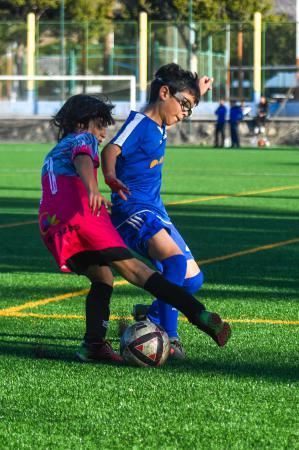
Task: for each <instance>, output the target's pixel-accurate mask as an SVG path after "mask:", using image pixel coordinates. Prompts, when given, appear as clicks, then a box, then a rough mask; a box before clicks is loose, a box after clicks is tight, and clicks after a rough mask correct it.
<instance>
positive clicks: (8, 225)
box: [0, 185, 299, 228]
mask: <svg viewBox="0 0 299 450" xmlns="http://www.w3.org/2000/svg"><path fill="white" fill-rule="evenodd" d="M292 189H299V185H293V186H280V187H273V188H268V189H262V190H259V191H248V192H239V193H237V194H227V195H213V196H209V197H197V198H193V199H189V200H181V201H180V200H179V201H176V202H169V203H166V206H173V205H187V204H189V203H201V202H210V201H212V200H219V199H226V198H234V197H242V196H244V197H245V196H250V195H257V194H264V193H266V192H278V191H287V190H292ZM37 222H38V221H37V220H26V221H24V222H13V223H5V224H2V225H0V228H13V227H19V226H22V225H32V224H34V223H37Z"/></svg>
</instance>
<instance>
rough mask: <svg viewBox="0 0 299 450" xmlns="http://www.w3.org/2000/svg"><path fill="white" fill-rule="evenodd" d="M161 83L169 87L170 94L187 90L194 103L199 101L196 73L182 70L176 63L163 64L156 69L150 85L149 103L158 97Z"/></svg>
mask: <svg viewBox="0 0 299 450" xmlns="http://www.w3.org/2000/svg"><path fill="white" fill-rule="evenodd" d="M163 85H166V86H168V87H169V91H170V94H171V95H174V94H176V93H177V92H182V91H189V92H190V94H191V95H193V96H194V97H195V103H196V104H197V103H198V102H199V99H200V90H199V86H198V75H197V73H192V72H190V71H189V70H184V69H182V67H181V66H179V65H178V64H175V63H170V64H165V65H164V66H162V67H160V69H158V70H157V72H156V73H155V78H154V80H153V81H152V83H151V87H150V95H149V103H154V102H155V101H156V100H157V99H158V98H159V91H160V88H161V86H163Z"/></svg>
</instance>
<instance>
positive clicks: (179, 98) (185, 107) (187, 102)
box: [173, 92, 193, 117]
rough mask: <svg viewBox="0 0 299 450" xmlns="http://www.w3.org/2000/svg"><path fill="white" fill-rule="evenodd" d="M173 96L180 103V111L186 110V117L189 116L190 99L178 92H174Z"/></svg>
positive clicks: (190, 110)
mask: <svg viewBox="0 0 299 450" xmlns="http://www.w3.org/2000/svg"><path fill="white" fill-rule="evenodd" d="M173 97H174V98H175V99H176V101H177V102H178V103H179V104H180V106H181V108H182V111H183V112H186V113H187V114H188V117H190V116H191V114H192V112H193V106H192V105H191V102H190V100H188V99H187V98H186V97H184V96H183V95H182V94H180V93H179V92H178V93H176V94H174V95H173Z"/></svg>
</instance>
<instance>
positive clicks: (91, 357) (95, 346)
mask: <svg viewBox="0 0 299 450" xmlns="http://www.w3.org/2000/svg"><path fill="white" fill-rule="evenodd" d="M76 356H77V358H78V359H79V360H80V361H81V362H91V363H97V362H110V363H114V364H123V363H124V360H123V358H122V357H121V356H120V355H119V354H118V353H116V352H115V351H114V350H113V348H112V347H111V344H110V342H109V341H106V340H105V339H102V340H100V341H99V342H95V343H92V344H89V343H87V342H83V343H82V344H81V347H80V348H79V350H78V351H77V353H76Z"/></svg>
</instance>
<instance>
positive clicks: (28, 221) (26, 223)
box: [0, 220, 37, 228]
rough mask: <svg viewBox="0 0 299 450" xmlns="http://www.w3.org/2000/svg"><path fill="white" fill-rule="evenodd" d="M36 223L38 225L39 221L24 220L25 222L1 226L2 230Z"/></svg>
mask: <svg viewBox="0 0 299 450" xmlns="http://www.w3.org/2000/svg"><path fill="white" fill-rule="evenodd" d="M34 223H37V220H24V222H13V223H3V224H2V225H0V228H13V227H20V226H22V225H32V224H34Z"/></svg>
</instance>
